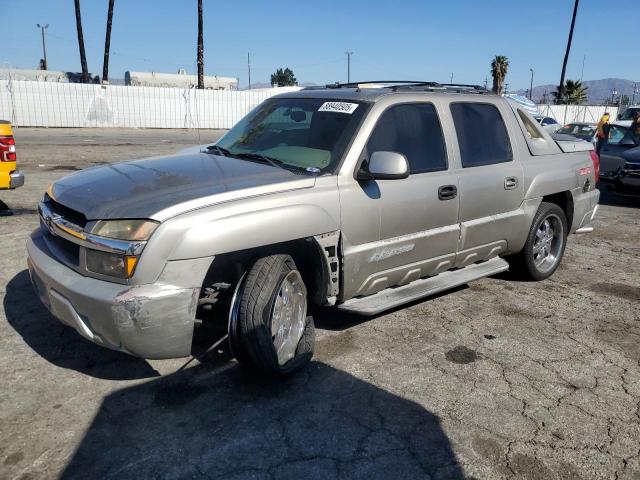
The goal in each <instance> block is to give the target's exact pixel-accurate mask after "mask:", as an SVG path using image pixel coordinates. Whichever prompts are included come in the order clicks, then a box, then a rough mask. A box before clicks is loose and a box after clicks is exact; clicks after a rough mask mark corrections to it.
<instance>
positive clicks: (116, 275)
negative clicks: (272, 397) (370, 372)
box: [27, 82, 599, 374]
mask: <svg viewBox="0 0 640 480" xmlns="http://www.w3.org/2000/svg"><path fill="white" fill-rule="evenodd" d="M580 143H581V144H584V145H585V146H588V148H587V147H585V150H584V151H579V150H580V148H579V147H576V146H575V145H573V146H572V147H571V148H567V147H561V146H560V145H559V143H556V142H555V141H554V140H552V138H551V137H550V136H549V134H548V133H547V132H546V131H545V130H544V129H542V128H540V126H539V125H538V124H537V122H536V121H535V120H534V119H533V118H532V117H531V116H530V115H529V114H528V113H526V112H525V111H523V110H521V109H520V107H519V106H518V105H517V104H515V103H510V101H509V100H507V99H505V98H502V97H500V96H495V95H492V94H489V93H487V92H486V91H484V90H483V89H481V88H478V87H469V86H462V85H460V86H456V85H446V86H443V85H438V84H435V83H428V82H425V83H416V82H413V83H412V82H393V83H391V82H386V83H378V84H350V85H332V86H327V87H326V88H309V89H304V90H301V91H299V92H294V93H287V94H283V95H279V96H276V97H273V98H271V99H268V100H266V101H264V102H263V103H262V104H261V105H259V106H258V107H256V108H255V109H254V110H253V111H252V112H250V113H249V114H248V115H247V116H246V117H245V118H244V119H243V120H242V121H240V122H239V123H238V124H237V125H236V126H235V127H234V128H232V129H231V130H230V131H229V132H228V133H227V134H226V135H225V136H224V137H223V138H222V139H221V140H220V141H218V142H217V143H216V144H215V145H211V146H209V147H206V148H203V149H202V151H201V152H198V153H192V154H180V155H173V156H167V157H158V158H150V159H144V160H135V161H128V162H123V163H118V164H113V165H106V166H99V167H95V168H90V169H87V170H84V171H81V172H78V173H75V174H73V175H70V176H68V177H65V178H63V179H61V180H59V181H57V182H55V183H54V184H53V185H51V186H50V187H49V189H48V190H47V192H46V193H45V194H44V198H43V199H42V201H41V203H40V204H39V211H40V221H41V222H40V227H39V228H38V229H37V230H35V231H34V232H33V234H32V235H31V237H30V238H29V240H28V244H27V247H28V254H29V259H28V263H29V271H30V273H31V278H32V281H33V284H34V286H35V289H36V291H37V292H38V295H39V297H40V299H41V300H42V302H43V303H44V304H45V305H46V306H47V308H48V309H49V310H50V311H51V313H52V314H53V315H54V316H55V317H57V318H58V319H60V320H61V321H62V322H64V323H65V324H67V325H69V326H72V327H73V328H75V329H76V330H77V331H78V332H79V333H80V334H81V335H83V336H84V337H86V338H88V339H89V340H91V341H93V342H96V343H98V344H100V345H103V346H105V347H109V348H113V349H117V350H121V351H124V352H128V353H130V354H132V355H137V356H140V357H144V358H150V359H159V358H174V357H181V356H188V355H189V354H191V353H192V347H193V344H194V341H193V340H194V337H195V336H197V332H198V331H203V329H205V330H206V329H211V330H215V329H216V328H218V329H221V330H223V332H224V333H226V334H228V341H229V344H230V348H231V351H232V353H233V355H234V356H235V357H236V358H237V359H238V360H239V361H240V362H242V363H244V364H246V365H249V366H251V367H253V368H255V369H259V370H261V371H263V372H267V373H269V374H286V373H289V372H292V371H294V370H297V369H299V368H300V367H301V366H303V365H304V364H305V363H307V362H308V361H309V360H310V358H311V356H312V354H313V348H314V324H313V318H312V316H311V315H310V312H312V311H313V308H312V307H315V306H330V307H334V308H337V309H340V310H343V311H347V312H352V313H357V314H363V315H372V314H376V313H378V312H382V311H384V310H387V309H390V308H393V307H397V306H399V305H402V304H404V303H406V302H409V301H412V300H416V299H419V298H423V297H426V296H429V295H432V294H434V293H436V292H440V291H443V290H446V289H450V288H452V287H455V286H458V285H461V284H464V283H467V282H469V281H472V280H475V279H478V278H481V277H485V276H487V275H493V274H496V273H498V272H502V271H504V270H507V268H509V266H511V268H512V269H516V270H517V271H518V272H520V273H521V274H522V275H524V276H527V277H528V278H530V279H534V280H544V279H546V278H547V277H549V276H550V275H552V274H553V272H554V271H555V270H556V268H557V267H558V265H559V263H560V260H561V259H562V255H563V252H564V249H565V245H566V241H567V235H568V234H571V233H580V232H589V231H591V230H592V228H593V227H592V226H591V222H592V219H593V217H594V215H595V213H596V209H597V204H598V198H599V192H598V190H597V189H595V185H596V182H597V180H598V178H597V177H598V157H597V155H596V154H595V153H594V152H593V151H592V150H591V148H592V147H591V145H590V144H589V143H588V142H580Z"/></svg>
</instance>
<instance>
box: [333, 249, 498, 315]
mask: <svg viewBox="0 0 640 480" xmlns="http://www.w3.org/2000/svg"><path fill="white" fill-rule="evenodd" d="M508 269H509V264H508V263H507V262H506V261H505V260H503V259H502V258H500V257H496V258H493V259H491V260H487V261H486V262H482V263H474V264H472V265H469V266H467V267H464V268H461V269H460V270H451V271H447V272H443V273H441V274H439V275H436V276H434V277H428V278H422V279H420V280H415V281H414V282H411V283H408V284H407V285H402V286H401V287H392V288H387V289H385V290H382V291H381V292H378V293H376V294H374V295H369V296H367V297H358V298H352V299H351V300H347V301H346V302H344V303H341V304H340V305H337V307H338V308H339V309H340V310H343V311H345V312H350V313H355V314H358V315H375V314H377V313H380V312H384V311H385V310H389V309H390V308H394V307H398V306H400V305H403V304H405V303H408V302H412V301H414V300H418V299H420V298H423V297H428V296H429V295H434V294H436V293H440V292H442V291H444V290H449V289H451V288H454V287H457V286H460V285H464V284H465V283H468V282H471V281H473V280H478V279H479V278H483V277H488V276H489V275H495V274H496V273H500V272H504V271H505V270H508Z"/></svg>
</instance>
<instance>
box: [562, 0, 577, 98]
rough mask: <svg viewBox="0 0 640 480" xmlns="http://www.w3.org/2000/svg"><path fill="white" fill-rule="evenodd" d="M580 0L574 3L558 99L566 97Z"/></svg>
mask: <svg viewBox="0 0 640 480" xmlns="http://www.w3.org/2000/svg"><path fill="white" fill-rule="evenodd" d="M579 3H580V0H575V3H574V5H573V17H572V18H571V28H570V29H569V40H568V41H567V50H566V51H565V53H564V61H563V62H562V74H561V75H560V86H559V87H558V100H559V101H560V102H561V101H562V100H563V99H564V76H565V74H566V73H567V62H568V61H569V52H570V51H571V41H572V40H573V28H574V27H575V25H576V15H577V14H578V4H579Z"/></svg>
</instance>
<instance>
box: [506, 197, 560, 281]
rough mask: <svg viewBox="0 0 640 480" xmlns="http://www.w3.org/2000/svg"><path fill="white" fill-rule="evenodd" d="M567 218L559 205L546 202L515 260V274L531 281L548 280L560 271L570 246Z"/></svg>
mask: <svg viewBox="0 0 640 480" xmlns="http://www.w3.org/2000/svg"><path fill="white" fill-rule="evenodd" d="M567 233H568V228H567V217H566V215H565V214H564V211H563V210H562V209H561V208H560V207H559V206H558V205H556V204H555V203H548V202H542V203H541V204H540V208H538V212H537V213H536V216H535V218H534V219H533V223H532V225H531V230H530V231H529V235H528V237H527V241H526V243H525V245H524V248H523V249H522V251H521V252H520V253H519V254H518V255H516V256H515V257H514V258H513V260H514V261H513V262H512V265H513V267H515V270H516V271H517V272H519V273H521V274H522V275H523V276H525V277H526V278H529V279H531V280H545V279H547V278H549V277H550V276H551V275H553V273H554V272H555V271H556V269H557V268H558V266H559V265H560V261H561V260H562V256H563V255H564V249H565V246H566V243H567Z"/></svg>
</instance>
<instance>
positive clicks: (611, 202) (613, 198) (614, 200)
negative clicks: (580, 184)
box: [598, 188, 640, 208]
mask: <svg viewBox="0 0 640 480" xmlns="http://www.w3.org/2000/svg"><path fill="white" fill-rule="evenodd" d="M598 203H599V204H600V205H608V206H612V207H628V208H640V196H623V195H616V194H615V193H613V192H609V191H607V190H606V189H603V188H601V189H600V201H599V202H598Z"/></svg>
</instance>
